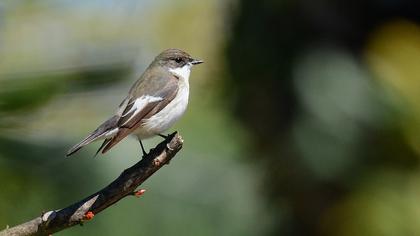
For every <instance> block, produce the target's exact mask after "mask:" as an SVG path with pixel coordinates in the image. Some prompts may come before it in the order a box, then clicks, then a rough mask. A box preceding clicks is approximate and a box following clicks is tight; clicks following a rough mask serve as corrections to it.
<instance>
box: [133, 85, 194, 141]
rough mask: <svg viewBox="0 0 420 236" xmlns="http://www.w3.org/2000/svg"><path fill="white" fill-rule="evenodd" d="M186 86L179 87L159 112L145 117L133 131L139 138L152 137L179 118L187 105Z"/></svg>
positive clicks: (187, 92)
mask: <svg viewBox="0 0 420 236" xmlns="http://www.w3.org/2000/svg"><path fill="white" fill-rule="evenodd" d="M188 94H189V91H188V87H180V89H179V91H178V93H177V95H176V97H175V98H174V99H173V100H172V101H171V102H170V103H169V104H168V105H166V107H164V108H163V109H162V110H161V111H160V112H158V113H156V114H155V115H153V116H152V117H150V118H148V119H146V120H145V121H144V122H143V124H142V125H141V126H140V127H139V128H138V129H137V130H135V131H134V134H135V135H137V136H138V137H139V138H140V139H145V138H149V137H152V136H154V135H157V134H160V133H162V132H164V131H165V130H167V129H169V128H170V127H171V126H172V125H173V124H174V123H175V122H176V121H178V120H179V118H181V116H182V115H183V114H184V112H185V110H186V109H187V105H188Z"/></svg>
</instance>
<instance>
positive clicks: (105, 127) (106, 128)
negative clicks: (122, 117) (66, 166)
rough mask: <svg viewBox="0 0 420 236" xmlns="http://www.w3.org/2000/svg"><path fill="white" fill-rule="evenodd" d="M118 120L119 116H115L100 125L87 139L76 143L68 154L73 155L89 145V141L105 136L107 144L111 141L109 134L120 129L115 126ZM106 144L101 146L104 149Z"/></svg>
mask: <svg viewBox="0 0 420 236" xmlns="http://www.w3.org/2000/svg"><path fill="white" fill-rule="evenodd" d="M117 122H118V117H116V116H114V117H112V118H111V119H109V120H107V121H105V122H104V123H103V124H102V125H100V126H99V127H98V128H97V129H96V130H95V131H93V132H92V133H91V134H89V135H88V136H87V137H86V138H85V139H83V140H82V141H80V142H79V143H78V144H76V145H74V146H73V147H72V148H70V150H69V151H68V152H67V154H66V156H68V157H69V156H71V155H73V154H74V153H76V152H77V151H79V150H80V149H81V148H82V147H84V146H86V145H88V144H89V143H91V142H93V141H96V140H99V139H103V138H105V141H106V143H105V144H107V143H108V142H109V140H108V135H111V134H112V133H113V132H115V131H116V130H118V128H115V126H116V123H117ZM103 146H104V144H103V145H102V146H101V148H100V149H102V148H103Z"/></svg>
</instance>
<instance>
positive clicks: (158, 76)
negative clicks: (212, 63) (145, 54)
mask: <svg viewBox="0 0 420 236" xmlns="http://www.w3.org/2000/svg"><path fill="white" fill-rule="evenodd" d="M152 72H153V73H145V74H144V75H143V76H142V77H141V78H140V79H139V80H138V81H137V82H136V83H135V84H134V85H133V87H132V88H131V90H130V92H129V95H128V96H127V98H125V99H124V101H123V102H122V103H121V104H120V106H119V108H118V111H117V114H116V115H114V116H113V117H112V118H110V119H108V120H107V121H105V122H104V123H103V124H101V125H100V126H99V127H98V128H97V129H96V130H95V131H93V132H92V133H91V134H90V135H88V136H87V137H86V138H85V139H84V140H82V141H81V142H80V143H78V144H76V145H75V146H74V147H72V148H71V149H70V150H69V151H68V152H67V156H70V155H72V154H73V153H75V152H77V151H78V150H80V149H81V148H82V147H83V146H85V145H87V144H89V143H91V142H93V141H96V140H99V139H104V138H105V141H104V143H103V144H102V145H101V147H100V148H99V150H98V152H99V151H101V149H102V153H105V152H107V151H108V150H109V149H111V148H112V147H113V146H114V145H115V144H117V143H118V142H119V141H121V140H122V139H123V138H125V137H126V136H127V135H128V134H130V133H131V132H133V131H134V130H135V129H137V128H138V127H139V126H140V125H141V124H142V122H141V121H142V120H143V119H147V118H149V117H151V116H153V115H154V114H156V113H157V112H159V111H160V110H162V109H163V108H164V107H165V106H166V105H167V104H168V103H169V102H170V101H172V99H174V97H175V96H176V94H177V92H178V78H177V77H175V76H173V75H172V74H171V73H169V72H167V71H165V70H163V69H155V70H154V71H152ZM145 75H146V76H145ZM147 75H149V76H147Z"/></svg>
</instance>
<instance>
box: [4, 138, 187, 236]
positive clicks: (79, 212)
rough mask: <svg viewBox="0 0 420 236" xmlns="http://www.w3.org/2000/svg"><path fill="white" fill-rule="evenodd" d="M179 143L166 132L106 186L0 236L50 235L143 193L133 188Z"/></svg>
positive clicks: (166, 159) (166, 161)
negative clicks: (124, 199)
mask: <svg viewBox="0 0 420 236" xmlns="http://www.w3.org/2000/svg"><path fill="white" fill-rule="evenodd" d="M182 143H183V140H182V138H181V136H180V135H178V134H177V133H176V132H175V133H173V134H171V135H169V137H168V138H167V139H166V140H164V141H163V142H161V143H159V144H158V145H157V146H156V147H155V148H154V149H152V150H151V151H150V153H149V154H148V155H147V156H146V157H144V158H143V159H142V160H141V161H139V162H137V163H136V164H135V165H133V166H132V167H130V168H128V169H126V170H124V171H123V172H122V173H121V174H120V176H119V177H118V178H117V179H115V180H114V181H113V182H112V183H110V184H109V185H108V186H106V187H105V188H103V189H101V190H99V191H98V192H96V193H94V194H92V195H90V196H89V197H86V198H85V199H83V200H81V201H79V202H76V203H74V204H72V205H70V206H68V207H66V208H63V209H60V210H53V211H49V212H46V213H43V214H42V215H41V216H39V217H37V218H35V219H33V220H31V221H28V222H26V223H23V224H20V225H17V226H14V227H12V228H8V229H5V230H3V231H1V232H0V236H3V235H16V236H21V235H50V234H52V233H55V232H58V231H61V230H63V229H66V228H68V227H71V226H74V225H77V224H82V223H83V222H84V221H86V220H90V219H92V218H93V216H94V215H96V214H98V213H99V212H101V211H103V210H105V209H106V208H107V207H109V206H111V205H112V204H114V203H116V202H118V201H119V200H121V199H122V198H124V197H126V196H129V195H135V196H139V195H141V194H143V193H144V190H139V191H136V188H137V187H138V186H140V185H141V184H142V183H143V182H144V181H145V180H146V179H147V178H149V177H150V176H151V175H153V173H155V172H156V171H157V170H159V169H160V168H161V167H162V166H163V165H165V164H168V163H169V161H170V160H171V159H172V158H173V157H174V156H175V155H176V153H177V152H178V151H179V150H180V149H181V148H182Z"/></svg>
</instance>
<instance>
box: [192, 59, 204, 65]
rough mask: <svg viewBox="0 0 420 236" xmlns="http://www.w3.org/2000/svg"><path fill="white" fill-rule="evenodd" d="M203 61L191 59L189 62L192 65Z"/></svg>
mask: <svg viewBox="0 0 420 236" xmlns="http://www.w3.org/2000/svg"><path fill="white" fill-rule="evenodd" d="M203 62H204V61H202V60H197V59H193V60H192V61H191V64H193V65H198V64H201V63H203Z"/></svg>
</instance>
